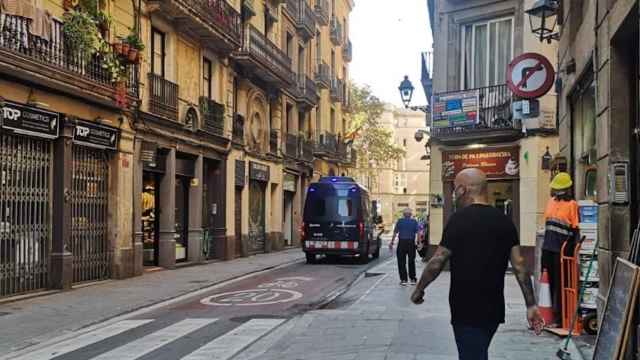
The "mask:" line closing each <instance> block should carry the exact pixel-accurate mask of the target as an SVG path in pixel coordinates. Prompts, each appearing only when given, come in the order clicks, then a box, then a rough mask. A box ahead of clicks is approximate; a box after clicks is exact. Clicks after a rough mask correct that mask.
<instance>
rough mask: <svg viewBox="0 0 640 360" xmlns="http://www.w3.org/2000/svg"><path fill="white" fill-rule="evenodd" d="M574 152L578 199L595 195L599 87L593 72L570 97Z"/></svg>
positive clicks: (592, 197)
mask: <svg viewBox="0 0 640 360" xmlns="http://www.w3.org/2000/svg"><path fill="white" fill-rule="evenodd" d="M571 120H572V123H573V128H572V131H573V134H572V143H573V152H574V154H575V155H574V156H575V158H574V159H572V160H573V163H574V164H575V178H576V184H575V193H576V195H577V196H578V198H579V199H581V198H585V199H594V198H595V197H596V194H597V190H596V188H597V185H596V178H597V175H596V170H595V169H594V168H593V166H594V165H595V160H596V156H595V155H596V131H597V125H596V88H595V81H594V79H593V75H592V74H589V75H587V76H585V77H584V79H583V80H582V81H580V83H579V85H578V89H577V90H576V91H575V92H574V94H573V95H572V97H571Z"/></svg>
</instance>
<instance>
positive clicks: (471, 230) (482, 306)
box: [411, 169, 544, 360]
mask: <svg viewBox="0 0 640 360" xmlns="http://www.w3.org/2000/svg"><path fill="white" fill-rule="evenodd" d="M454 185H455V187H454V193H453V197H454V201H455V203H456V208H457V209H458V211H457V212H456V213H455V214H453V216H451V218H450V219H449V222H448V223H447V226H446V227H445V229H444V234H443V237H442V242H441V243H440V246H439V247H438V249H437V250H436V253H435V254H434V256H433V257H432V258H431V260H429V262H428V264H427V266H426V268H425V269H424V272H423V274H422V277H421V278H420V281H419V282H418V284H417V285H416V289H415V291H414V292H413V294H412V295H411V301H413V302H414V303H415V304H421V303H422V302H423V301H424V289H425V288H426V287H427V286H428V285H429V284H430V283H431V282H433V281H434V280H435V279H436V278H437V277H438V275H439V274H440V272H441V271H442V269H443V268H444V266H445V264H446V262H447V261H450V262H451V288H450V291H449V305H450V307H451V324H452V325H453V332H454V335H455V339H456V344H457V345H458V354H459V358H460V360H486V359H488V350H489V345H490V344H491V340H492V339H493V336H494V334H495V333H496V330H497V329H498V326H499V325H500V324H502V323H504V320H505V314H504V307H505V302H504V277H505V272H506V270H507V263H508V261H509V260H511V264H512V266H513V269H514V273H515V276H516V278H517V280H518V283H519V284H520V289H521V290H522V294H523V296H524V298H525V302H526V304H527V318H528V320H529V325H530V326H531V327H532V328H533V329H534V330H535V331H536V334H540V332H541V330H542V327H543V326H544V320H542V317H541V316H540V312H539V311H538V307H537V306H536V303H535V297H534V295H533V286H532V284H531V278H530V276H529V273H528V271H527V269H526V266H525V261H524V258H523V256H522V254H521V250H520V241H519V239H518V231H517V230H516V227H515V225H514V224H513V222H512V221H511V219H510V218H508V217H506V216H505V215H504V214H503V213H501V212H500V211H498V210H497V209H495V208H494V207H492V206H490V205H488V196H487V178H486V175H485V174H484V173H483V172H482V171H480V170H478V169H466V170H463V171H461V172H460V173H459V174H458V176H456V179H455V182H454Z"/></svg>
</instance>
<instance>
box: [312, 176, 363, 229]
mask: <svg viewBox="0 0 640 360" xmlns="http://www.w3.org/2000/svg"><path fill="white" fill-rule="evenodd" d="M354 190H355V191H354ZM359 205H360V201H359V192H358V189H357V187H355V186H346V187H345V186H339V185H333V184H314V185H313V187H312V188H310V190H309V193H308V195H307V200H306V204H305V209H304V222H305V224H306V226H307V234H308V238H309V240H313V241H358V238H359V236H358V235H359V232H358V231H359V230H358V219H359V215H360V206H359Z"/></svg>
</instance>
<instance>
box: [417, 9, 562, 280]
mask: <svg viewBox="0 0 640 360" xmlns="http://www.w3.org/2000/svg"><path fill="white" fill-rule="evenodd" d="M533 2H534V1H533V0H531V1H529V0H505V1H486V0H473V1H454V0H429V1H428V2H427V3H428V7H429V16H430V22H431V27H432V32H433V34H434V49H433V79H432V82H429V81H427V82H425V79H423V83H425V84H427V85H428V86H432V91H433V94H432V95H433V96H432V100H431V104H430V105H431V109H432V114H433V116H432V122H431V123H430V130H431V165H432V166H431V193H432V194H431V200H430V204H431V217H430V222H431V228H430V239H431V242H432V244H433V245H435V244H438V243H439V242H440V240H441V237H442V231H443V227H444V224H445V223H446V221H447V219H448V218H449V216H450V215H451V214H452V213H453V211H454V206H453V201H452V197H451V196H452V192H453V191H454V186H453V179H454V178H455V175H456V174H457V173H458V172H459V171H460V170H462V169H463V168H466V167H479V168H481V169H483V170H485V172H486V173H488V174H489V180H490V182H489V195H490V202H491V204H492V205H494V206H496V207H498V208H500V209H501V210H503V211H504V212H505V214H507V215H509V216H510V217H512V219H513V221H514V223H515V224H516V226H517V227H518V229H519V232H520V242H521V244H522V245H523V248H524V249H525V253H526V255H527V259H528V261H529V265H530V267H531V268H532V269H533V263H534V252H535V251H534V249H535V244H536V232H537V231H538V229H540V228H541V227H542V226H543V219H542V215H543V212H544V208H545V205H546V201H547V199H548V196H549V190H548V184H549V181H550V172H549V171H543V170H541V168H542V166H541V163H542V157H543V155H544V154H545V153H546V151H547V149H548V150H549V151H550V152H552V153H553V152H554V151H557V150H558V139H557V136H556V133H557V130H556V121H555V119H556V96H555V94H553V93H552V92H553V91H552V92H551V93H549V94H547V95H545V96H543V97H541V98H540V99H539V116H535V117H531V118H527V119H522V120H520V119H518V117H517V116H515V113H514V111H513V104H514V103H515V102H516V100H517V98H516V97H515V96H514V94H512V93H511V91H510V90H509V89H508V87H507V85H506V73H507V65H508V64H509V63H510V62H511V60H512V59H514V58H515V57H516V56H518V55H520V54H523V53H527V52H535V53H540V54H542V55H544V56H546V57H547V58H548V59H554V58H555V54H556V47H555V45H550V46H548V45H546V44H541V43H539V42H538V40H537V39H536V38H535V37H534V36H533V35H532V34H531V31H530V25H529V21H528V19H527V18H526V14H525V12H524V10H525V9H528V8H529V7H531V5H532V4H533ZM458 102H459V103H460V104H472V105H473V106H472V108H473V111H474V112H473V114H471V115H473V116H472V118H473V119H474V120H473V121H471V122H469V121H468V118H462V119H458V118H455V119H454V118H448V119H447V118H446V117H443V114H445V113H446V111H448V110H450V109H448V106H449V105H448V104H451V103H458ZM465 107H466V105H465ZM461 110H464V111H467V110H466V108H465V109H463V108H461ZM476 113H477V116H476ZM465 115H470V114H465Z"/></svg>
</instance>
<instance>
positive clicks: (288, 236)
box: [282, 173, 298, 246]
mask: <svg viewBox="0 0 640 360" xmlns="http://www.w3.org/2000/svg"><path fill="white" fill-rule="evenodd" d="M297 183H298V178H297V176H296V175H294V174H290V173H285V174H284V177H283V185H282V190H283V191H284V194H283V195H284V196H283V204H282V205H283V206H282V211H283V213H282V219H283V229H282V231H283V235H284V245H285V246H292V245H293V236H294V234H295V231H294V227H295V225H294V216H293V214H294V211H295V210H294V201H295V197H296V189H297Z"/></svg>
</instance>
